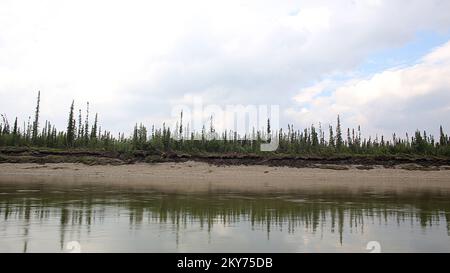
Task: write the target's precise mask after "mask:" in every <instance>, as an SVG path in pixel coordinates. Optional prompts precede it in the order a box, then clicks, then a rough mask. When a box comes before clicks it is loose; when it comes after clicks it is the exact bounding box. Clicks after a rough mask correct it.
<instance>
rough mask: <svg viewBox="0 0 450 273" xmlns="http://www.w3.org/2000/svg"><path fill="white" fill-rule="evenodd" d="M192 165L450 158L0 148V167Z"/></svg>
mask: <svg viewBox="0 0 450 273" xmlns="http://www.w3.org/2000/svg"><path fill="white" fill-rule="evenodd" d="M190 161H195V162H199V163H207V164H211V165H215V166H267V167H291V168H300V169H302V168H317V169H333V170H349V169H351V167H352V166H353V167H355V168H357V169H360V170H371V169H376V168H380V167H383V168H387V169H404V170H411V171H412V170H416V171H442V170H450V157H447V156H431V155H427V156H419V155H405V154H402V155H345V154H337V155H328V156H325V155H289V154H276V153H267V154H236V153H223V154H212V153H211V154H186V153H176V152H149V151H134V152H128V153H125V152H108V151H89V150H55V149H42V148H40V149H35V148H27V147H23V148H19V147H3V148H0V164H5V163H17V164H18V163H20V164H29V163H36V164H52V163H81V164H85V165H89V166H94V165H113V166H120V165H132V164H142V163H149V164H158V163H186V162H190Z"/></svg>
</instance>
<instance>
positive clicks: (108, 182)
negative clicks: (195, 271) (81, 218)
mask: <svg viewBox="0 0 450 273" xmlns="http://www.w3.org/2000/svg"><path fill="white" fill-rule="evenodd" d="M347 167H348V169H347V170H334V169H319V168H289V167H269V166H261V165H258V166H216V165H211V164H207V163H202V162H194V161H187V162H181V163H155V164H147V163H136V164H131V165H118V166H112V165H94V166H88V165H85V164H79V163H56V164H54V163H50V164H34V163H22V164H13V163H4V164H0V185H8V184H14V185H17V184H21V185H24V187H28V186H30V187H36V186H45V185H57V186H61V187H76V186H77V185H86V184H88V185H92V186H98V187H105V188H107V187H121V188H129V189H132V190H133V189H137V190H138V189H146V190H155V191H161V192H171V193H172V192H173V193H209V192H242V193H296V192H302V193H304V192H324V191H331V192H336V191H341V190H342V191H348V192H352V193H358V192H361V191H366V192H367V191H377V192H379V191H381V192H397V193H401V192H422V193H423V192H427V191H438V192H442V193H450V170H441V171H433V172H430V171H420V170H419V171H417V170H416V171H408V170H404V169H395V168H391V169H388V168H383V167H377V166H375V167H374V168H373V169H371V170H360V169H357V166H352V165H349V166H347Z"/></svg>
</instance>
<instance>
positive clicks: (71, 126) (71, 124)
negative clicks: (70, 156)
mask: <svg viewBox="0 0 450 273" xmlns="http://www.w3.org/2000/svg"><path fill="white" fill-rule="evenodd" d="M74 107H75V101H72V105H71V106H70V112H69V121H68V123H67V135H66V145H67V146H68V147H72V146H73V143H74V140H75V120H74V116H73V110H74Z"/></svg>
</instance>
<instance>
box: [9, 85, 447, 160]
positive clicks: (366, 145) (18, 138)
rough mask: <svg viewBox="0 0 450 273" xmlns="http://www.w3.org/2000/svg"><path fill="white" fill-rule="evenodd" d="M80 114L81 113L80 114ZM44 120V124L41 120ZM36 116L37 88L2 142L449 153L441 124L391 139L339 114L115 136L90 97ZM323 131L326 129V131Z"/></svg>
mask: <svg viewBox="0 0 450 273" xmlns="http://www.w3.org/2000/svg"><path fill="white" fill-rule="evenodd" d="M83 116H84V118H83ZM42 124H43V126H42ZM42 124H41V121H40V92H39V93H38V97H37V103H36V109H35V114H34V119H33V121H32V122H31V117H30V118H29V119H28V122H27V123H25V122H24V123H23V126H19V123H18V120H17V118H16V119H15V120H14V122H13V124H12V125H11V124H10V122H9V120H8V119H7V117H6V115H4V114H2V115H1V120H0V146H15V147H46V148H57V149H88V150H102V151H120V152H129V151H137V150H145V151H155V152H166V151H174V152H184V153H192V154H195V153H259V150H260V144H261V143H264V142H266V141H267V140H270V139H271V138H278V140H279V148H278V150H277V153H283V154H301V155H335V154H350V155H370V154H375V155H383V154H386V155H400V154H402V155H403V154H408V155H444V156H450V139H449V137H448V135H447V134H445V133H444V131H443V129H442V126H441V128H440V136H439V139H437V140H435V138H434V137H433V136H432V135H429V134H427V133H426V132H421V131H416V132H415V134H414V135H413V136H408V134H406V135H405V136H404V137H399V136H397V135H395V134H394V135H393V136H392V137H390V139H387V138H385V137H384V136H380V137H378V136H377V137H375V138H371V137H369V138H362V137H361V135H362V134H361V128H360V127H359V126H358V128H357V129H350V128H347V129H343V127H342V125H341V122H340V118H339V116H338V117H337V124H336V127H335V128H333V126H331V125H330V126H329V127H328V128H327V129H326V130H324V128H322V126H321V125H319V126H318V127H317V128H316V127H315V126H314V125H312V126H311V127H310V128H305V129H303V130H298V129H294V126H293V125H288V126H287V130H283V129H280V130H278V131H272V130H271V128H270V120H268V121H267V128H266V130H264V131H258V130H256V131H255V130H253V132H252V134H251V135H240V134H238V133H237V132H233V131H225V132H221V133H220V134H219V133H217V132H216V131H215V129H214V125H213V122H212V120H211V122H210V124H209V128H208V129H205V126H204V127H203V130H202V131H201V132H189V129H187V128H186V127H184V126H183V115H182V113H181V115H180V122H179V123H178V125H177V126H176V128H175V129H173V128H172V129H171V128H169V127H166V126H165V125H163V126H162V128H156V127H155V126H152V127H151V130H150V132H149V131H148V129H147V128H146V127H145V126H144V125H142V124H141V125H137V124H136V126H135V128H134V130H133V134H132V135H131V136H130V137H125V135H124V134H123V133H120V134H119V135H118V136H113V135H112V134H111V133H110V132H108V131H102V128H101V127H100V126H99V124H98V115H97V114H96V115H95V118H94V121H93V123H92V124H90V116H89V103H88V104H87V107H86V112H85V113H84V114H83V113H82V111H81V110H79V111H78V119H76V113H75V103H74V102H72V104H71V106H70V111H69V115H68V122H67V128H66V129H65V130H64V131H58V130H57V129H56V127H55V126H54V125H53V124H51V123H50V122H49V121H45V122H43V123H42ZM325 131H327V134H326V133H325Z"/></svg>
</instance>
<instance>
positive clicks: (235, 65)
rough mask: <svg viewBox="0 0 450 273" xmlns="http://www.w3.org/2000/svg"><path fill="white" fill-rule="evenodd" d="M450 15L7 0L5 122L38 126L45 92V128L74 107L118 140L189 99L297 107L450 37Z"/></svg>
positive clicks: (395, 6)
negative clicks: (86, 109) (394, 57)
mask: <svg viewBox="0 0 450 273" xmlns="http://www.w3.org/2000/svg"><path fill="white" fill-rule="evenodd" d="M448 10H450V1H439V0H434V1H432V0H412V1H408V3H407V4H406V3H405V1H402V0H385V1H383V0H377V1H374V0H361V1H353V0H342V1H334V0H333V1H331V0H330V1H325V0H320V1H316V0H315V1H312V0H298V1H279V0H276V1H264V2H262V1H256V0H255V1H238V0H230V1H210V0H197V1H175V0H169V1H144V0H134V1H119V0H108V1H107V0H98V1H87V0H80V1H67V0H45V1H39V2H37V1H32V0H3V1H1V3H0V97H1V100H0V112H2V113H7V114H8V115H9V116H10V118H12V117H14V116H16V115H17V116H19V118H21V119H22V120H23V119H26V118H27V116H28V115H32V114H33V105H34V97H35V95H36V92H37V90H41V91H42V95H43V97H42V117H43V118H44V119H50V120H52V121H55V122H56V124H58V126H59V128H61V129H62V128H64V126H65V122H66V118H67V117H66V116H67V113H66V112H67V111H68V107H69V105H70V102H71V100H72V98H73V99H75V100H76V102H77V105H78V106H79V105H80V104H81V103H83V104H84V102H85V101H88V100H89V101H90V102H91V107H92V108H93V109H92V110H93V111H98V112H100V114H101V115H100V117H101V120H102V123H103V126H104V127H105V128H110V129H112V130H115V131H117V130H118V129H122V130H126V131H131V128H132V126H133V124H134V123H135V122H140V121H143V122H145V123H146V124H150V123H152V122H155V123H156V122H158V121H161V120H163V119H164V117H165V116H166V117H167V118H169V116H170V113H171V109H170V107H171V102H172V101H176V100H179V99H180V98H183V96H184V95H186V94H192V95H203V96H204V97H205V98H204V101H209V102H211V103H217V104H232V103H236V104H274V103H275V104H280V106H281V107H289V106H292V103H293V102H292V101H291V100H290V98H291V97H292V96H294V95H295V93H296V92H297V91H298V90H299V88H301V87H303V86H305V85H307V84H309V83H311V82H315V81H317V80H319V79H322V78H324V77H326V76H327V75H330V74H340V73H346V72H349V71H352V70H354V69H355V68H356V67H357V66H358V65H359V64H361V62H363V61H364V60H365V59H366V58H367V56H368V55H369V54H371V53H373V52H374V51H376V50H380V49H385V48H391V47H398V46H401V45H404V44H405V43H407V42H408V41H410V40H411V39H412V38H413V37H414V35H415V34H416V33H417V32H418V31H433V32H434V31H439V32H446V31H449V30H450V17H449V16H448V12H447V11H448ZM430 58H433V57H430ZM314 96H315V95H314V94H312V97H314ZM307 99H310V98H307ZM360 99H363V98H360ZM326 100H327V99H325V98H316V99H315V100H314V103H322V104H326V103H327V102H326ZM333 107H341V106H338V105H336V106H333ZM308 109H309V108H308ZM305 110H306V108H305ZM342 110H345V108H343V109H342ZM309 111H311V109H309Z"/></svg>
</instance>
